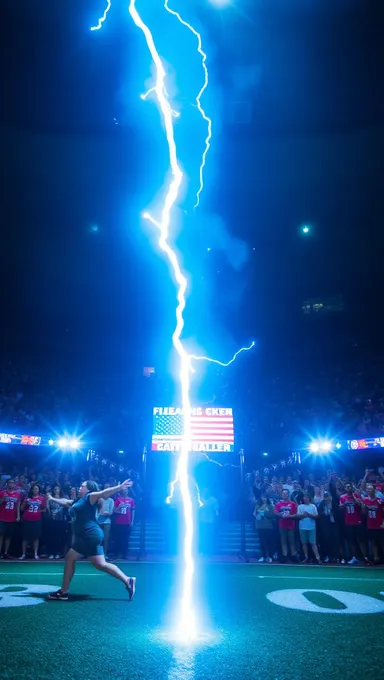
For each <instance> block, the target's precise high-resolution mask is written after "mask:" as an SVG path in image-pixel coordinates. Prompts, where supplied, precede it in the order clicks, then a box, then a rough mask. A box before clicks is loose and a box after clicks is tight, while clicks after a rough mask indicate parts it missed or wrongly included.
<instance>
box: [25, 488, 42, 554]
mask: <svg viewBox="0 0 384 680" xmlns="http://www.w3.org/2000/svg"><path fill="white" fill-rule="evenodd" d="M21 510H22V512H23V523H22V532H21V535H22V544H21V545H22V555H21V557H19V560H25V557H26V553H27V548H28V545H29V544H30V543H32V547H33V556H34V558H35V560H38V559H39V555H38V551H39V543H40V538H41V534H42V517H43V512H45V510H46V502H45V498H44V496H42V495H41V491H40V486H39V485H38V484H33V486H31V490H30V492H29V496H28V497H27V498H26V499H25V500H24V501H23V503H22V506H21Z"/></svg>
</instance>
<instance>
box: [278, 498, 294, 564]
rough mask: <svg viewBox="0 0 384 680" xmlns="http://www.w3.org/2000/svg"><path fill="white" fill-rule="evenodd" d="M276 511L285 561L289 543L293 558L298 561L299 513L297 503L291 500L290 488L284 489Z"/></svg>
mask: <svg viewBox="0 0 384 680" xmlns="http://www.w3.org/2000/svg"><path fill="white" fill-rule="evenodd" d="M275 513H276V515H277V516H278V517H279V534H280V541H281V550H282V555H283V562H285V561H286V560H287V557H288V545H289V550H290V553H291V557H292V559H293V560H294V561H295V562H297V561H298V555H297V553H296V548H295V519H296V515H297V505H296V503H294V502H293V501H290V500H289V491H288V489H283V493H282V496H281V501H279V502H278V503H276V505H275Z"/></svg>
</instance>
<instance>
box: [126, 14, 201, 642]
mask: <svg viewBox="0 0 384 680" xmlns="http://www.w3.org/2000/svg"><path fill="white" fill-rule="evenodd" d="M129 13H130V15H131V17H132V20H133V22H134V23H135V25H136V26H137V28H139V29H140V30H141V31H142V33H143V34H144V37H145V40H146V43H147V47H148V49H149V52H150V54H151V57H152V60H153V63H154V65H155V70H156V79H155V85H154V88H153V93H154V94H155V96H156V98H157V101H158V105H159V108H160V111H161V115H162V117H163V122H164V127H165V133H166V137H167V142H168V150H169V163H170V167H171V172H172V178H171V181H170V182H169V185H168V189H167V192H166V195H165V199H164V205H163V209H162V212H161V217H160V221H157V220H154V218H153V217H152V216H151V215H150V214H149V213H146V214H145V215H144V217H145V218H146V219H149V220H150V221H151V222H152V223H153V224H155V225H156V226H157V228H158V230H159V240H158V244H159V247H160V248H161V250H162V251H163V252H164V254H165V256H166V257H167V259H168V262H169V264H170V267H171V269H172V271H173V275H174V278H175V280H176V284H177V307H176V328H175V331H174V333H173V336H172V341H173V345H174V347H175V349H176V352H177V354H178V356H179V361H180V386H181V402H182V407H183V409H184V434H183V439H182V444H181V450H180V453H179V457H178V464H177V471H176V479H177V480H178V482H179V484H180V491H181V496H182V502H183V513H184V524H185V533H184V545H183V557H184V573H183V587H182V600H181V611H180V620H179V621H178V631H179V634H180V637H181V639H182V640H183V641H186V642H188V641H191V640H193V639H194V638H195V637H196V632H197V631H196V621H195V613H194V610H193V606H192V588H193V574H194V568H195V565H194V559H193V533H194V526H193V507H192V499H191V495H190V492H189V486H188V463H189V450H190V448H191V446H190V442H191V434H192V433H191V415H190V414H191V403H190V397H189V391H190V375H191V359H190V357H189V355H188V354H187V352H186V350H185V349H184V346H183V344H182V342H181V333H182V330H183V328H184V318H183V313H184V309H185V304H186V299H185V294H186V290H187V279H186V277H185V276H184V274H183V273H182V271H181V268H180V264H179V261H178V259H177V255H176V253H175V251H174V250H173V249H172V247H171V246H170V245H169V243H168V237H169V225H170V218H171V211H172V208H173V207H174V205H175V203H176V201H177V199H178V196H179V191H180V187H181V183H182V180H183V173H182V171H181V169H180V166H179V162H178V158H177V151H176V143H175V135H174V128H173V111H172V108H171V106H170V103H169V99H168V94H167V90H166V86H165V78H166V73H165V69H164V66H163V63H162V61H161V59H160V56H159V53H158V51H157V48H156V45H155V42H154V39H153V36H152V33H151V31H150V29H149V27H148V26H147V25H146V24H145V23H144V22H143V20H142V19H141V16H140V14H139V13H138V11H137V9H136V0H130V3H129Z"/></svg>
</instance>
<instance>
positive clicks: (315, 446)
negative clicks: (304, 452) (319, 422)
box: [309, 442, 320, 453]
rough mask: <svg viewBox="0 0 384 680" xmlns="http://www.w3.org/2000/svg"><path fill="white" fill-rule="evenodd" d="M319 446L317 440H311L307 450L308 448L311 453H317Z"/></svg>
mask: <svg viewBox="0 0 384 680" xmlns="http://www.w3.org/2000/svg"><path fill="white" fill-rule="evenodd" d="M319 448H320V447H319V445H318V443H317V442H312V443H311V444H310V445H309V450H310V452H311V453H318V452H319Z"/></svg>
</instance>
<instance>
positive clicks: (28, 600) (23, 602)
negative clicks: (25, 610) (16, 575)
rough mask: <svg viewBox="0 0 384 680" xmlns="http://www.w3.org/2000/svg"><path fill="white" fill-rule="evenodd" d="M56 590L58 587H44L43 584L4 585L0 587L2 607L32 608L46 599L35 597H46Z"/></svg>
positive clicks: (0, 605)
mask: <svg viewBox="0 0 384 680" xmlns="http://www.w3.org/2000/svg"><path fill="white" fill-rule="evenodd" d="M8 588H15V590H8ZM20 588H22V590H20ZM16 589H17V590H16ZM55 589H56V590H57V588H56V586H44V585H42V584H41V583H38V584H37V585H34V584H33V583H28V584H26V585H25V584H19V583H2V584H1V585H0V607H30V606H31V605H34V604H41V603H42V602H44V598H42V597H34V595H45V594H46V593H52V591H54V590H55Z"/></svg>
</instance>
